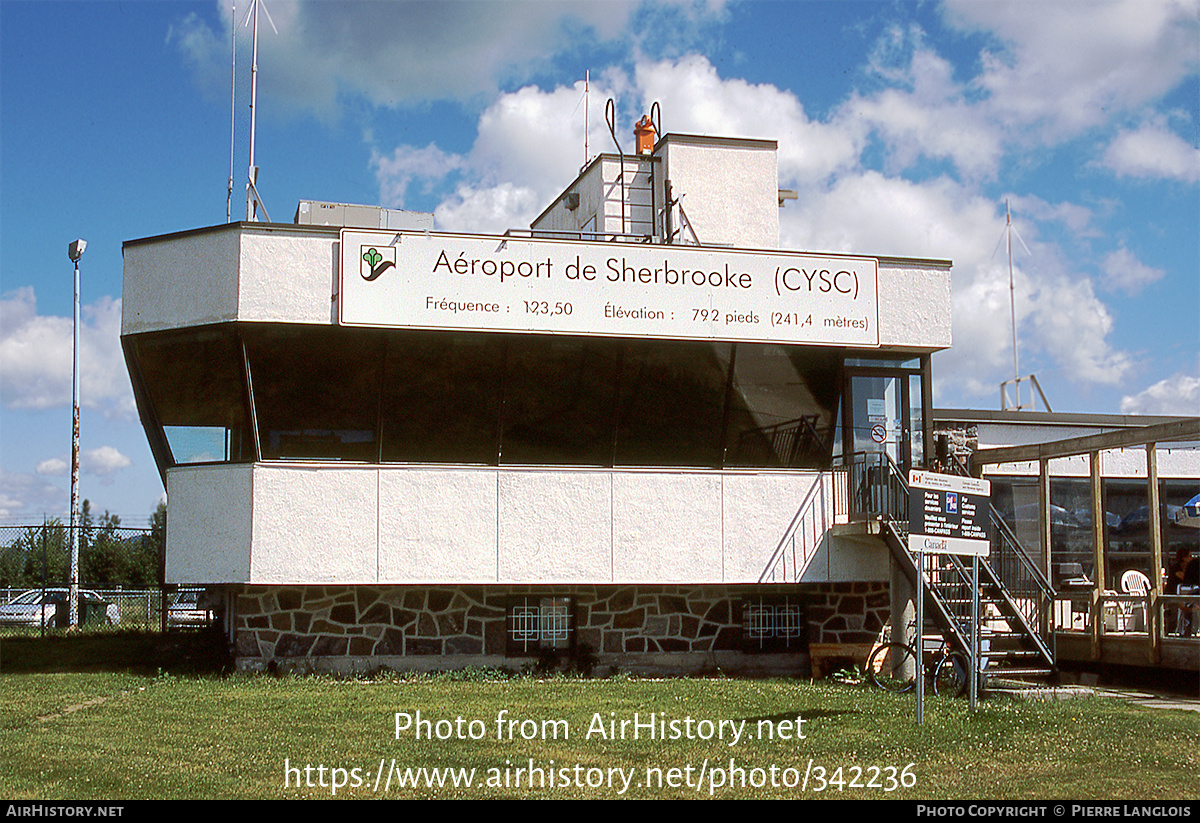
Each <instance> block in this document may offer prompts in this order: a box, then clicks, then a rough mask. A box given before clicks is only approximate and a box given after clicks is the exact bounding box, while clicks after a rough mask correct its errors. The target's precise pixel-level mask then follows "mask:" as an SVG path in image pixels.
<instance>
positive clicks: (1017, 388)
mask: <svg viewBox="0 0 1200 823" xmlns="http://www.w3.org/2000/svg"><path fill="white" fill-rule="evenodd" d="M1014 234H1015V235H1017V240H1018V241H1019V242H1020V243H1021V245H1022V246H1023V247H1024V249H1025V252H1026V254H1029V255H1031V256H1032V254H1033V252H1031V251H1029V246H1026V245H1025V241H1024V240H1022V239H1021V234H1020V232H1018V231H1017V227H1016V226H1014V225H1013V222H1012V211H1011V210H1010V209H1009V206H1008V198H1007V197H1006V198H1005V199H1004V237H1002V238H1001V240H1003V241H1005V244H1006V246H1007V249H1008V304H1009V311H1010V312H1011V315H1012V340H1013V379H1012V380H1005V381H1004V382H1003V383H1001V384H1000V410H1001V411H1007V410H1008V409H1010V408H1011V409H1012V410H1013V411H1020V410H1021V409H1022V408H1024V406H1022V405H1021V381H1022V380H1028V381H1029V382H1030V383H1031V384H1032V386H1031V387H1030V389H1029V408H1031V409H1034V408H1037V397H1039V396H1040V397H1041V398H1042V404H1043V405H1044V406H1045V407H1046V411H1052V409H1051V408H1050V403H1049V402H1048V401H1047V400H1046V394H1045V392H1043V391H1042V387H1041V385H1040V384H1039V383H1038V379H1037V376H1036V375H1033V374H1029V375H1026V376H1025V377H1022V376H1021V366H1020V359H1019V357H1018V355H1017V287H1016V278H1015V277H1014V276H1013V253H1012V238H1013V235H1014ZM999 249H1000V244H999V243H997V244H996V250H997V251H999ZM995 256H996V252H992V257H995ZM1010 383H1011V384H1012V386H1013V391H1014V392H1015V400H1014V402H1013V405H1012V406H1009V405H1008V385H1009V384H1010ZM1035 392H1036V395H1035Z"/></svg>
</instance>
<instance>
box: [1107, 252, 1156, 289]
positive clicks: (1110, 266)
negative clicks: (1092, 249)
mask: <svg viewBox="0 0 1200 823" xmlns="http://www.w3.org/2000/svg"><path fill="white" fill-rule="evenodd" d="M1102 268H1103V270H1104V274H1105V285H1106V286H1107V287H1109V288H1113V289H1119V290H1121V291H1124V292H1127V293H1128V294H1137V293H1138V292H1139V291H1141V290H1142V288H1143V287H1144V286H1148V285H1149V284H1151V283H1153V282H1155V281H1156V280H1160V279H1161V278H1162V276H1163V275H1164V274H1166V272H1165V271H1164V270H1163V269H1155V268H1152V267H1150V266H1147V265H1146V264H1145V263H1143V262H1142V261H1140V260H1138V259H1137V257H1135V256H1134V254H1133V252H1131V251H1130V250H1129V249H1127V248H1125V247H1124V246H1122V247H1121V248H1119V249H1117V250H1116V251H1114V252H1111V253H1110V254H1108V255H1107V256H1106V257H1105V258H1104V263H1103V264H1102Z"/></svg>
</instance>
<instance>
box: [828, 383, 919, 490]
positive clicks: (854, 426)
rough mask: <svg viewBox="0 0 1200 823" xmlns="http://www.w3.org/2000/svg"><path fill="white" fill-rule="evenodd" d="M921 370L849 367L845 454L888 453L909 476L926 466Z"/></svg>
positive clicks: (844, 434)
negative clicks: (909, 472) (914, 468)
mask: <svg viewBox="0 0 1200 823" xmlns="http://www.w3.org/2000/svg"><path fill="white" fill-rule="evenodd" d="M921 386H922V381H921V373H920V371H914V370H912V369H906V368H879V367H862V368H859V367H851V366H847V368H846V393H845V402H844V404H843V411H844V415H845V416H844V419H843V422H842V431H843V443H842V448H843V453H845V454H854V453H856V454H864V453H865V454H881V453H882V454H886V455H887V456H888V457H889V458H891V460H892V462H893V463H895V464H896V465H897V466H898V467H899V468H900V470H901V471H903V472H904V473H905V474H907V473H908V470H909V469H911V468H913V467H914V466H918V467H919V466H921V465H923V464H924V444H925V438H924V422H925V421H924V417H925V415H924V411H923V403H922V391H921Z"/></svg>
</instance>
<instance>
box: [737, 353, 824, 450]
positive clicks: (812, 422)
mask: <svg viewBox="0 0 1200 823" xmlns="http://www.w3.org/2000/svg"><path fill="white" fill-rule="evenodd" d="M841 383H842V380H841V351H840V350H838V349H822V348H813V347H800V346H781V345H776V344H747V343H739V344H738V346H737V348H736V352H735V355H734V367H733V393H732V395H731V397H730V411H729V429H728V432H727V436H726V447H727V452H726V458H725V465H727V466H764V467H799V468H824V467H825V466H827V465H828V463H829V459H830V454H831V450H832V444H833V433H834V427H835V419H834V416H835V413H836V412H837V408H838V398H839V394H840V391H839V390H840V386H841Z"/></svg>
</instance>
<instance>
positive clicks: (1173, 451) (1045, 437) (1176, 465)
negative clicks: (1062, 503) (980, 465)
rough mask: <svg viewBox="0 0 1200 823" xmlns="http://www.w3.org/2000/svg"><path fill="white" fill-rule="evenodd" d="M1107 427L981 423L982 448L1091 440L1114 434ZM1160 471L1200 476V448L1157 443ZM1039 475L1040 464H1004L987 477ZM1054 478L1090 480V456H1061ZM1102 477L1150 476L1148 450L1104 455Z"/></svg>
mask: <svg viewBox="0 0 1200 823" xmlns="http://www.w3.org/2000/svg"><path fill="white" fill-rule="evenodd" d="M1113 430H1114V429H1113V428H1111V427H1110V428H1105V427H1103V426H1059V425H1053V426H1052V425H1036V424H1022V425H1017V424H1005V423H981V424H979V429H978V432H979V448H981V449H985V448H997V447H1002V446H1027V445H1032V444H1036V443H1051V442H1054V441H1057V440H1068V439H1072V438H1076V437H1087V436H1089V435H1094V434H1103V433H1104V432H1106V431H1113ZM1156 452H1157V459H1158V465H1157V467H1156V468H1157V472H1158V476H1159V477H1160V478H1163V479H1170V478H1192V477H1200V448H1197V444H1194V443H1192V444H1189V443H1159V444H1157V449H1156ZM1038 472H1039V468H1038V463H1037V461H1024V462H1020V463H1003V464H1000V465H991V466H986V467H985V468H984V475H985V476H986V475H999V476H1005V475H1018V476H1020V475H1032V476H1035V477H1036V476H1037V474H1038ZM1050 474H1051V476H1053V477H1090V476H1091V464H1090V460H1089V458H1088V456H1087V455H1077V456H1073V457H1057V458H1054V459H1052V460H1051V461H1050ZM1100 474H1101V476H1102V477H1114V478H1139V477H1145V476H1146V447H1145V446H1130V447H1127V448H1122V449H1107V450H1104V451H1101V452H1100Z"/></svg>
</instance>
